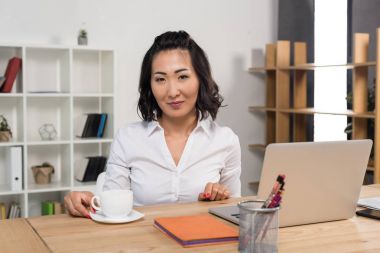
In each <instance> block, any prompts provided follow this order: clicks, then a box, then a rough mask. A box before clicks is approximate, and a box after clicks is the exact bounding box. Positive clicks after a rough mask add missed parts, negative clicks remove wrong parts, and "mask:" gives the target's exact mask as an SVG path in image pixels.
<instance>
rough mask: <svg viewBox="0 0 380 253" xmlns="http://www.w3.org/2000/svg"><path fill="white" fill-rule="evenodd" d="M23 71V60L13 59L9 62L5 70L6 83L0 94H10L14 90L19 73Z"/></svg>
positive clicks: (0, 89)
mask: <svg viewBox="0 0 380 253" xmlns="http://www.w3.org/2000/svg"><path fill="white" fill-rule="evenodd" d="M20 69H21V59H20V58H18V57H13V58H12V59H10V60H9V61H8V65H7V69H6V70H5V74H4V77H5V81H4V82H3V85H2V86H1V88H0V92H4V93H9V92H11V90H12V87H13V83H14V81H15V79H16V76H17V73H18V72H19V70H20Z"/></svg>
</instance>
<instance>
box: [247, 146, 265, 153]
mask: <svg viewBox="0 0 380 253" xmlns="http://www.w3.org/2000/svg"><path fill="white" fill-rule="evenodd" d="M248 147H249V148H250V149H255V150H260V151H262V152H265V149H266V145H264V144H249V145H248Z"/></svg>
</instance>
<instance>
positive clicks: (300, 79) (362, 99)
mask: <svg viewBox="0 0 380 253" xmlns="http://www.w3.org/2000/svg"><path fill="white" fill-rule="evenodd" d="M368 46H369V35H368V34H365V33H357V34H355V35H354V48H353V62H352V63H347V64H326V65H320V64H315V63H307V60H306V58H307V57H306V43H304V42H295V43H294V45H293V47H294V50H293V52H294V55H293V59H294V64H293V65H291V63H290V52H291V50H290V47H291V44H290V41H277V43H275V44H267V45H266V49H265V51H266V52H265V66H263V67H253V68H250V69H249V72H251V73H262V72H264V73H265V83H266V104H265V105H264V106H250V107H249V110H250V111H252V112H257V111H259V112H263V113H265V114H266V143H265V144H264V145H263V144H251V145H249V148H251V149H259V150H263V151H265V147H266V145H268V144H270V143H278V142H292V141H293V142H299V141H306V140H307V136H306V133H307V132H306V130H307V125H306V116H307V115H314V114H328V115H344V116H347V117H352V126H353V129H352V139H363V138H368V133H367V132H368V130H367V126H368V119H374V121H375V129H374V136H375V138H374V157H373V165H372V164H371V165H372V166H370V165H369V167H370V168H371V169H369V170H373V172H374V183H380V139H379V138H378V137H377V136H378V134H379V133H380V89H379V88H378V87H379V86H380V78H376V84H375V86H376V88H375V98H376V101H375V110H374V111H373V112H369V111H368V69H369V68H370V67H375V68H376V73H380V28H378V29H377V39H376V46H377V56H376V61H368V48H369V47H368ZM336 67H342V68H346V69H352V74H353V75H352V76H353V82H352V83H353V84H352V92H353V108H352V110H345V111H321V110H316V109H314V108H308V107H307V72H308V71H312V70H315V69H318V68H336ZM291 76H293V83H292V84H291V83H290V80H291ZM290 85H293V106H292V107H291V105H290V97H291V94H290ZM291 116H293V117H291ZM291 120H293V122H292V123H293V127H292V129H291V128H290V125H291ZM291 131H293V133H291ZM291 136H293V138H292V139H291V138H290V137H291Z"/></svg>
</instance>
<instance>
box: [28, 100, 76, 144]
mask: <svg viewBox="0 0 380 253" xmlns="http://www.w3.org/2000/svg"><path fill="white" fill-rule="evenodd" d="M26 105H27V117H26V118H27V124H26V125H27V131H26V132H27V140H28V141H30V142H39V141H41V136H40V134H39V129H40V127H41V126H42V125H43V124H52V125H53V126H54V128H55V130H56V132H57V135H56V137H55V138H56V139H58V140H69V139H70V120H69V119H70V99H69V98H68V97H31V98H28V99H27V104H26Z"/></svg>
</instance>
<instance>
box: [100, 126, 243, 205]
mask: <svg viewBox="0 0 380 253" xmlns="http://www.w3.org/2000/svg"><path fill="white" fill-rule="evenodd" d="M240 172H241V152H240V144H239V139H238V137H237V135H235V134H234V133H233V132H232V130H231V129H230V128H228V127H221V126H219V125H218V124H217V123H216V122H214V121H212V120H211V119H204V120H202V121H198V124H197V126H196V127H195V128H194V130H193V131H192V133H191V134H190V136H189V138H188V140H187V143H186V146H185V148H184V150H183V153H182V156H181V158H180V161H179V163H178V166H176V165H175V162H174V160H173V158H172V156H171V153H170V151H169V149H168V147H167V145H166V141H165V136H164V129H163V128H162V127H161V126H160V125H159V123H158V122H157V121H151V122H144V121H142V122H137V123H133V124H130V125H128V126H126V127H123V128H121V129H119V131H118V132H117V134H116V136H115V139H114V141H113V143H112V145H111V150H110V154H109V158H108V161H107V168H106V176H105V183H104V188H103V189H104V190H109V189H131V190H132V191H133V198H134V205H135V206H141V205H152V204H159V203H173V202H188V201H196V200H197V199H198V195H199V193H201V192H203V191H204V188H205V186H206V184H207V183H208V182H212V183H220V184H223V185H225V186H226V187H227V188H228V189H229V191H230V193H231V197H239V196H240V192H241V189H240Z"/></svg>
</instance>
